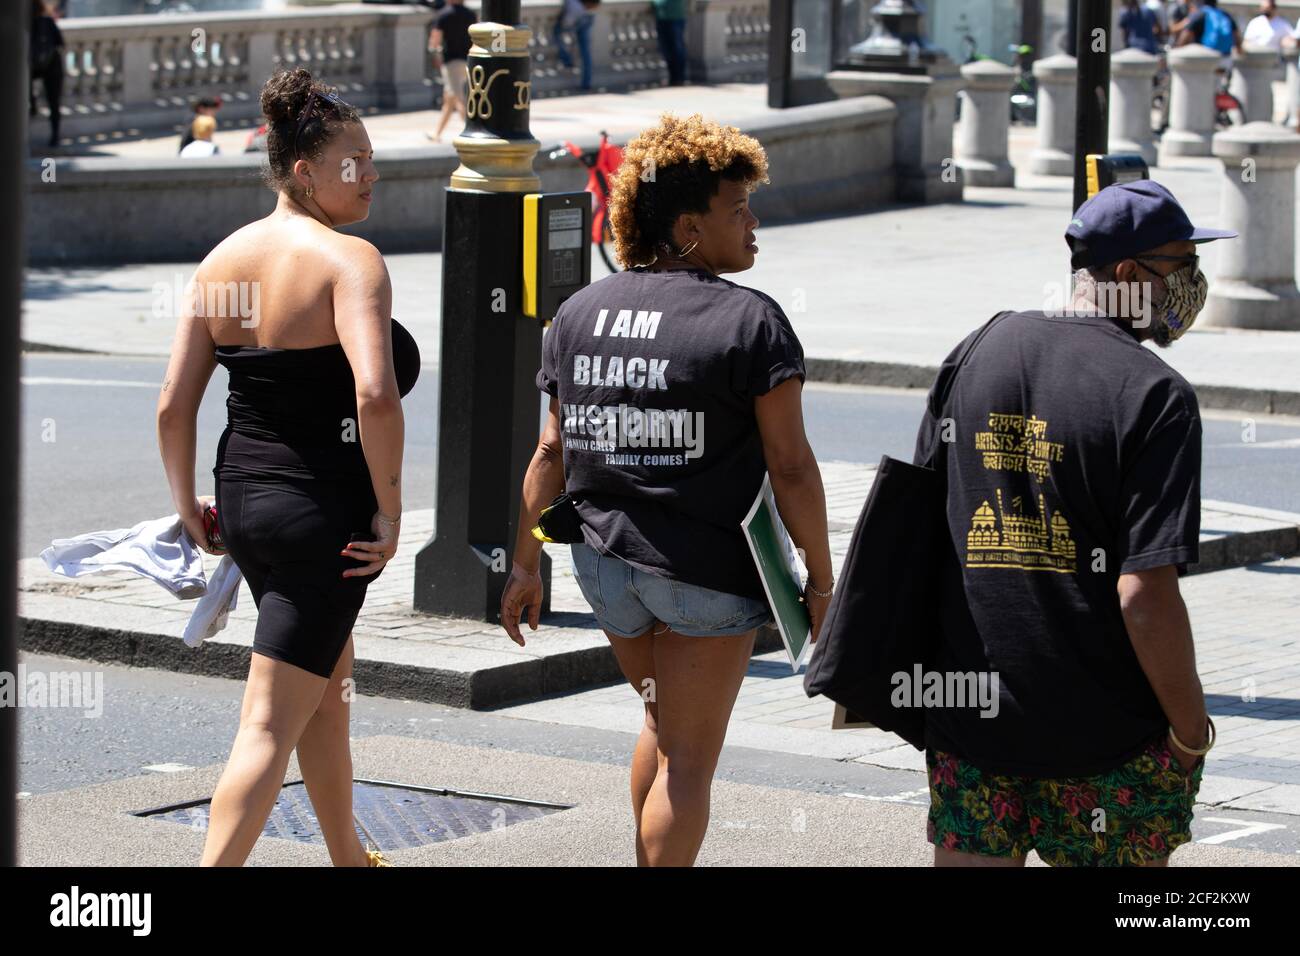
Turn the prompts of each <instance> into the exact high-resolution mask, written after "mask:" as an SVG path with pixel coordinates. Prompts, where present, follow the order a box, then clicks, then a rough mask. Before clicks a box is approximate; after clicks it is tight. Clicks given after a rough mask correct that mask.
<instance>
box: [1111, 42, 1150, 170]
mask: <svg viewBox="0 0 1300 956" xmlns="http://www.w3.org/2000/svg"><path fill="white" fill-rule="evenodd" d="M1158 65H1159V61H1158V60H1157V59H1156V58H1155V57H1154V56H1152V55H1151V54H1150V53H1143V52H1142V51H1141V50H1134V49H1131V48H1130V49H1127V50H1120V51H1119V52H1118V53H1116V54H1115V55H1114V56H1112V57H1111V58H1110V133H1109V138H1110V151H1111V152H1112V153H1137V154H1138V155H1140V156H1141V157H1142V158H1143V159H1144V160H1145V161H1146V164H1147V165H1148V166H1154V165H1155V164H1156V143H1155V137H1154V135H1152V132H1151V83H1152V80H1153V79H1154V78H1155V75H1156V67H1157V66H1158Z"/></svg>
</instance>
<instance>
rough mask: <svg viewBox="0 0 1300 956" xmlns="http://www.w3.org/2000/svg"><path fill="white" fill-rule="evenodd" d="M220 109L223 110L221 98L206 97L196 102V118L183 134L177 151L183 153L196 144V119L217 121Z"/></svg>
mask: <svg viewBox="0 0 1300 956" xmlns="http://www.w3.org/2000/svg"><path fill="white" fill-rule="evenodd" d="M220 109H221V97H220V96H205V97H203V98H202V99H200V100H199V101H198V102H196V103H195V104H194V117H193V118H192V119H191V120H190V124H189V126H187V127H186V128H185V132H184V133H182V134H181V145H180V147H179V148H178V149H177V150H176V152H178V153H183V152H184V151H185V147H186V146H188V145H190V143H192V142H194V120H195V119H197V118H198V117H200V116H211V117H212V118H213V119H216V118H217V111H218V110H220Z"/></svg>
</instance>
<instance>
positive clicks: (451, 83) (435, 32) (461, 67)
mask: <svg viewBox="0 0 1300 956" xmlns="http://www.w3.org/2000/svg"><path fill="white" fill-rule="evenodd" d="M477 22H478V17H476V16H475V15H474V12H473V11H472V10H469V9H468V8H466V6H465V0H447V5H446V7H444V8H443V10H442V11H441V12H440V13H439V14H438V16H437V17H436V18H435V19H434V21H433V29H432V30H430V31H429V51H430V52H431V53H432V54H433V62H434V65H435V66H437V67H438V72H439V73H440V74H441V75H442V115H441V116H440V117H439V119H438V128H437V129H436V130H434V131H433V132H432V133H429V134H426V135H428V137H429V139H431V140H433V141H434V142H435V143H440V142H442V134H443V131H444V130H445V129H446V128H447V124H448V123H449V122H450V121H451V117H452V114H453V113H459V114H460V120H461V122H462V123H464V122H465V121H466V116H465V90H466V87H467V86H468V83H469V71H468V61H469V49H470V47H471V46H472V45H473V44H472V41H471V40H470V36H469V28H470V27H471V26H472V25H473V24H474V23H477Z"/></svg>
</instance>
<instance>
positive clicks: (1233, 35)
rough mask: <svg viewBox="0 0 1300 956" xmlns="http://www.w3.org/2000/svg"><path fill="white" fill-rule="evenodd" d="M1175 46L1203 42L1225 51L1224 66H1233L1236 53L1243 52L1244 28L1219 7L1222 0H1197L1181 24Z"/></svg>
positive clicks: (1220, 51) (1217, 49) (1218, 50)
mask: <svg viewBox="0 0 1300 956" xmlns="http://www.w3.org/2000/svg"><path fill="white" fill-rule="evenodd" d="M1180 29H1181V32H1180V33H1179V35H1178V42H1177V43H1176V44H1175V46H1187V45H1188V44H1189V43H1199V44H1201V46H1204V47H1209V48H1210V49H1211V50H1215V51H1216V52H1218V53H1220V54H1222V55H1223V61H1222V64H1221V65H1222V68H1223V69H1224V70H1231V69H1232V53H1233V51H1234V50H1235V51H1236V52H1237V53H1240V52H1241V30H1240V29H1238V27H1237V21H1236V20H1234V19H1233V18H1232V16H1231V15H1230V14H1228V13H1226V12H1225V11H1223V10H1220V9H1219V2H1218V0H1197V2H1196V3H1193V4H1192V12H1191V15H1190V16H1188V17H1187V19H1186V20H1184V21H1183V22H1182V24H1181V25H1180Z"/></svg>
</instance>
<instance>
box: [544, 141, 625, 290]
mask: <svg viewBox="0 0 1300 956" xmlns="http://www.w3.org/2000/svg"><path fill="white" fill-rule="evenodd" d="M565 153H568V154H569V155H570V156H573V157H574V158H575V159H577V160H578V162H580V163H582V165H584V166H586V167H587V192H589V193H591V243H592V245H594V246H595V247H596V248H597V249H598V250H600V258H601V259H602V260H603V261H604V263H605V265H606V267H607V268H608V269H609V271H610V272H618V271H619V268H618V263H617V262H616V261H615V258H614V234H613V233H612V232H611V231H610V228H609V179H610V177H611V176H613V175H614V173H615V172H617V171H618V167H619V166H621V165H622V164H623V150H622V149H621V148H620V147H618V146H615V145H613V144H612V143H611V142H610V141H609V134H607V133H606V132H605V131H604V130H601V131H600V145H599V146H597V147H596V151H595V152H594V153H588V152H584V151H583V149H582V147H580V146H578V145H576V144H574V143H570V142H567V141H566V142H564V143H562V144H560V145H559V146H556V147H554V148H553V149H551V150H550V152H549V154H548V155H549V156H550V158H551V159H552V160H556V159H559V158H560V157H561V156H563V155H564V154H565Z"/></svg>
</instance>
